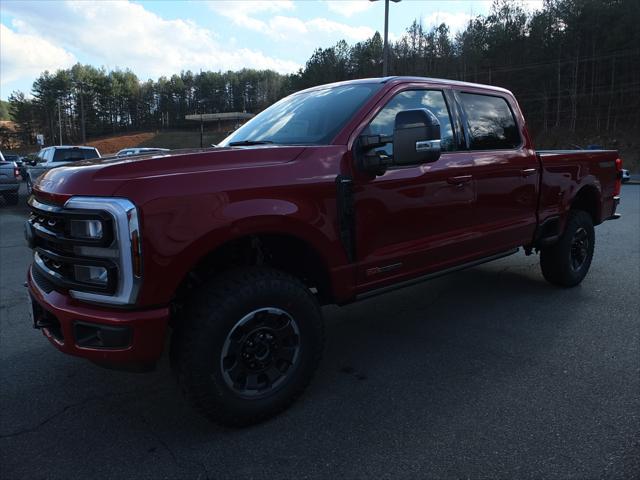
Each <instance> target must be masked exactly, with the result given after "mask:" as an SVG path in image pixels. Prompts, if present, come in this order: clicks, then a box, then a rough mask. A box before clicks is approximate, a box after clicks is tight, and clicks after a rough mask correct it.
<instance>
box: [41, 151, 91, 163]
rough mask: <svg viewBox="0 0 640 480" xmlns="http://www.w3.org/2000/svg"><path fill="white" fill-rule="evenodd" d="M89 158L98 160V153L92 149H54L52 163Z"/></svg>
mask: <svg viewBox="0 0 640 480" xmlns="http://www.w3.org/2000/svg"><path fill="white" fill-rule="evenodd" d="M90 158H98V152H97V151H96V150H94V149H92V148H56V150H55V153H54V154H53V160H52V161H54V162H76V161H78V160H88V159H90Z"/></svg>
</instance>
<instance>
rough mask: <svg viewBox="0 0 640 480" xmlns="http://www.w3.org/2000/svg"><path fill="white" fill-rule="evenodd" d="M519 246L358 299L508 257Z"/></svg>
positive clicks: (362, 294) (357, 296)
mask: <svg viewBox="0 0 640 480" xmlns="http://www.w3.org/2000/svg"><path fill="white" fill-rule="evenodd" d="M518 250H519V249H518V248H514V249H511V250H507V251H505V252H501V253H497V254H495V255H491V256H490V257H484V258H480V259H478V260H473V261H471V262H467V263H463V264H462V265H457V266H455V267H450V268H445V269H444V270H440V271H437V272H433V273H428V274H426V275H421V276H420V277H416V278H412V279H411V280H406V281H404V282H400V283H396V284H393V285H389V286H387V287H382V288H376V289H375V290H370V291H368V292H364V293H361V294H359V295H356V300H364V299H366V298H371V297H375V296H377V295H381V294H383V293H387V292H391V291H393V290H398V289H400V288H404V287H409V286H411V285H415V284H416V283H421V282H424V281H427V280H432V279H434V278H438V277H442V276H444V275H447V274H449V273H453V272H458V271H460V270H465V269H467V268H471V267H475V266H477V265H482V264H483V263H487V262H492V261H493V260H498V259H500V258H504V257H508V256H509V255H513V254H514V253H517V252H518Z"/></svg>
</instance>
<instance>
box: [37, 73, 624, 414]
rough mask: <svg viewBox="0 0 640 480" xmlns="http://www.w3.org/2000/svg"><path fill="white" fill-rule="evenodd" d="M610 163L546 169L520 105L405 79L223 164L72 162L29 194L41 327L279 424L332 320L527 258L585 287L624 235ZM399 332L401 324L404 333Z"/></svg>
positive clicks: (309, 95) (606, 158) (316, 104)
mask: <svg viewBox="0 0 640 480" xmlns="http://www.w3.org/2000/svg"><path fill="white" fill-rule="evenodd" d="M621 168H622V164H621V160H620V158H618V154H617V152H615V151H604V150H600V151H594V150H582V151H545V152H541V151H535V150H534V149H533V145H532V142H531V138H530V136H529V133H528V132H527V128H526V127H525V121H524V118H523V116H522V113H521V112H520V109H519V107H518V104H517V102H516V100H515V98H514V97H513V95H512V94H511V93H510V92H509V91H507V90H504V89H501V88H495V87H490V86H483V85H476V84H469V83H461V82H455V81H446V80H437V79H428V78H406V77H405V78H402V77H391V78H383V79H367V80H357V81H349V82H343V83H336V84H331V85H324V86H319V87H315V88H311V89H308V90H304V91H302V92H298V93H295V94H293V95H291V96H288V97H286V98H284V99H282V100H280V101H279V102H277V103H276V104H274V105H272V106H271V107H269V108H267V109H266V110H264V111H263V112H262V113H260V114H259V115H257V116H256V117H255V118H253V119H252V120H251V121H249V122H248V123H246V124H245V125H244V126H242V127H241V128H240V129H239V130H237V131H236V132H234V133H232V134H231V135H230V136H228V137H227V138H226V139H225V140H224V141H222V143H221V144H220V145H218V146H216V147H213V148H210V149H203V150H195V151H190V152H178V153H172V154H163V155H162V156H155V157H153V156H151V155H149V156H139V157H135V158H126V159H122V158H107V159H102V160H95V161H93V160H91V161H84V162H77V163H74V164H73V165H70V166H66V167H60V168H56V169H53V170H50V171H48V172H46V173H45V174H44V175H43V176H42V177H40V179H39V181H38V182H37V183H35V184H34V188H33V192H34V194H33V195H32V196H31V198H30V200H29V205H30V207H31V215H30V217H29V219H28V221H27V222H26V224H25V228H26V237H27V240H28V243H29V245H30V246H31V247H32V248H33V250H34V254H33V255H34V261H33V264H32V265H31V267H30V269H29V271H28V278H27V285H28V291H29V294H30V299H31V306H30V308H31V309H32V312H33V319H34V326H35V327H36V328H41V329H42V331H43V332H44V335H45V336H46V337H47V338H48V339H49V340H50V341H51V343H52V344H53V345H54V346H55V347H56V348H58V349H59V350H61V351H63V352H65V353H68V354H72V355H77V356H80V357H84V358H86V359H89V360H92V361H94V362H96V363H100V364H103V365H107V366H119V367H126V368H136V367H139V366H148V365H151V364H153V363H154V362H155V361H156V360H157V359H158V358H159V357H160V355H161V353H162V351H163V347H164V346H165V339H166V337H167V336H168V334H169V332H171V347H170V358H171V360H172V364H173V365H174V366H175V369H176V371H177V376H178V379H179V383H180V384H181V386H182V389H183V390H184V392H185V394H186V396H187V397H188V398H189V399H190V400H191V401H192V402H193V404H194V405H195V406H196V407H197V408H198V409H199V410H200V411H201V412H202V413H203V414H204V415H206V416H207V417H208V418H210V419H212V420H214V421H218V422H221V423H223V424H230V425H246V424H250V423H253V422H256V421H259V420H261V419H264V418H266V417H269V416H271V415H274V414H276V413H277V412H279V411H281V410H282V409H284V408H285V407H286V406H288V405H289V404H290V403H291V402H292V401H293V399H294V398H296V397H297V396H298V395H299V394H300V393H301V392H302V391H303V389H304V388H305V386H306V385H307V384H308V382H309V380H310V378H311V376H312V374H313V372H314V370H315V369H316V367H317V365H318V362H319V360H320V357H321V352H322V348H323V323H322V316H321V310H320V306H321V305H323V304H339V305H342V304H346V303H349V302H353V301H355V300H358V299H361V298H366V297H369V296H371V295H375V294H378V293H382V292H386V291H388V290H390V289H394V288H398V287H401V286H404V285H408V284H412V283H415V282H418V281H420V280H424V279H428V278H432V277H434V276H437V275H441V274H443V273H447V272H451V271H454V270H459V269H462V268H466V267H470V266H473V265H478V264H480V263H482V262H487V261H490V260H494V259H498V258H501V257H504V256H506V255H510V254H512V253H514V252H516V251H517V250H518V248H519V247H522V248H524V251H525V252H526V253H527V254H531V253H533V252H539V253H540V262H541V267H542V274H543V276H544V278H546V279H547V280H548V281H549V282H551V283H553V284H556V285H558V286H561V287H572V286H575V285H577V284H579V283H580V282H581V281H582V279H583V278H584V277H585V275H586V274H587V271H588V270H589V266H590V264H591V259H592V256H593V248H594V241H595V237H594V225H598V224H600V223H602V222H603V221H605V220H608V219H613V218H617V217H618V215H617V214H616V206H617V204H618V202H619V193H620V171H621ZM395 321H402V320H401V319H396V320H395Z"/></svg>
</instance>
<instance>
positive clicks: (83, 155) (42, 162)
mask: <svg viewBox="0 0 640 480" xmlns="http://www.w3.org/2000/svg"><path fill="white" fill-rule="evenodd" d="M95 158H100V152H98V149H97V148H95V147H83V146H70V145H66V146H56V147H46V148H43V149H42V150H40V151H39V152H38V155H37V156H36V158H35V159H33V160H32V161H31V166H30V167H28V168H27V178H26V181H27V193H28V194H29V195H31V193H32V190H33V183H34V181H35V179H36V178H38V177H39V176H40V175H42V174H43V173H44V172H46V171H47V170H50V169H52V168H58V167H62V166H64V165H67V164H68V163H71V162H77V161H80V160H91V159H95Z"/></svg>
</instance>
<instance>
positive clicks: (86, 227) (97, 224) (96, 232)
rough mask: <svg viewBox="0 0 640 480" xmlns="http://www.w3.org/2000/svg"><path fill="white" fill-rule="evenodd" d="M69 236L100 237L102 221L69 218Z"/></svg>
mask: <svg viewBox="0 0 640 480" xmlns="http://www.w3.org/2000/svg"><path fill="white" fill-rule="evenodd" d="M70 229H71V236H72V237H75V238H92V239H99V238H102V221H100V220H71V224H70Z"/></svg>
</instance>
